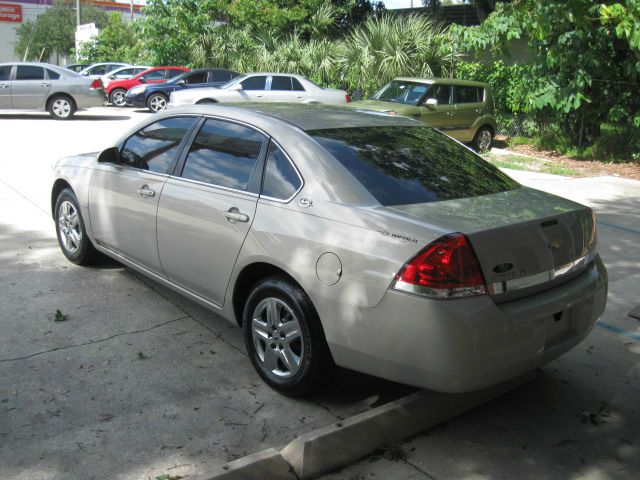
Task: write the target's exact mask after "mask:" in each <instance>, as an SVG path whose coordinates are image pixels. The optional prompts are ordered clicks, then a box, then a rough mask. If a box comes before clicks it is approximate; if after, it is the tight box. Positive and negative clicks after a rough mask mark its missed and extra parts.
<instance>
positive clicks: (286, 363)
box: [251, 297, 304, 378]
mask: <svg viewBox="0 0 640 480" xmlns="http://www.w3.org/2000/svg"><path fill="white" fill-rule="evenodd" d="M251 318H252V324H251V333H252V338H253V344H254V347H255V352H256V355H257V357H258V361H259V363H260V366H261V368H262V369H263V370H264V371H265V373H267V374H268V375H270V376H273V377H277V378H289V377H292V376H294V375H295V374H296V373H297V372H298V371H299V370H300V367H301V365H302V360H303V357H304V342H303V341H302V330H301V328H300V323H299V322H298V319H297V318H296V316H295V314H294V313H293V311H292V310H291V308H289V306H287V304H286V303H284V302H283V301H282V300H280V299H278V298H273V297H268V298H265V299H264V300H262V301H261V302H260V303H259V304H258V305H257V306H256V308H255V310H254V312H253V315H252V317H251Z"/></svg>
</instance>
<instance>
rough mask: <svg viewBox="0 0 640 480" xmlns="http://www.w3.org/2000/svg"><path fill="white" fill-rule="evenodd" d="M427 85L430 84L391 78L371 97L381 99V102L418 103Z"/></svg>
mask: <svg viewBox="0 0 640 480" xmlns="http://www.w3.org/2000/svg"><path fill="white" fill-rule="evenodd" d="M429 87H430V85H428V84H424V83H414V82H405V81H400V80H393V81H391V82H389V83H387V84H386V85H385V86H384V87H382V88H381V89H380V90H378V92H377V93H376V94H375V95H374V96H373V99H374V100H382V101H383V102H394V103H404V104H406V105H418V102H419V101H420V100H421V99H422V97H423V96H424V94H425V93H426V91H427V89H428V88H429Z"/></svg>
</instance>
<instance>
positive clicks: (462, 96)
mask: <svg viewBox="0 0 640 480" xmlns="http://www.w3.org/2000/svg"><path fill="white" fill-rule="evenodd" d="M482 93H483V89H482V88H481V87H455V89H454V94H455V103H478V102H482V100H483V98H482V97H483V95H482Z"/></svg>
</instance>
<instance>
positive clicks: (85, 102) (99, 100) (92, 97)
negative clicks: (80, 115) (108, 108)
mask: <svg viewBox="0 0 640 480" xmlns="http://www.w3.org/2000/svg"><path fill="white" fill-rule="evenodd" d="M74 100H75V102H76V106H77V107H78V110H82V109H85V108H91V107H101V106H102V105H104V102H105V101H106V98H105V94H104V91H103V90H89V91H88V92H87V93H83V94H82V95H75V96H74Z"/></svg>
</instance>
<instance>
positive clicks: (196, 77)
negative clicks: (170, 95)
mask: <svg viewBox="0 0 640 480" xmlns="http://www.w3.org/2000/svg"><path fill="white" fill-rule="evenodd" d="M184 80H185V81H186V82H187V83H188V84H192V83H207V72H198V73H194V74H192V75H188V76H187V77H185V79H184Z"/></svg>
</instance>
